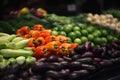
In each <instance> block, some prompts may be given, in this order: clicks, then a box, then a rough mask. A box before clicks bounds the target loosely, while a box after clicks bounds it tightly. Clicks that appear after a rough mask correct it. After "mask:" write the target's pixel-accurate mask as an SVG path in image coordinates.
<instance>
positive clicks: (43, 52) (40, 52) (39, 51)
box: [33, 46, 50, 59]
mask: <svg viewBox="0 0 120 80" xmlns="http://www.w3.org/2000/svg"><path fill="white" fill-rule="evenodd" d="M33 56H34V57H36V58H37V59H39V58H42V57H48V56H50V52H49V51H48V49H47V48H46V46H38V47H37V48H36V51H35V53H34V55H33Z"/></svg>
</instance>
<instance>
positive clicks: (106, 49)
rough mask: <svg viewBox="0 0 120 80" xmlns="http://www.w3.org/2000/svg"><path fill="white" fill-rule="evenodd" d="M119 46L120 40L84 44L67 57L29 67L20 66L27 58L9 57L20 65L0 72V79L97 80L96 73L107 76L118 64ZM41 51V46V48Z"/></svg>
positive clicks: (50, 57) (41, 60)
mask: <svg viewBox="0 0 120 80" xmlns="http://www.w3.org/2000/svg"><path fill="white" fill-rule="evenodd" d="M119 44H120V41H112V42H110V43H108V44H102V45H100V46H99V47H92V46H91V42H86V43H85V44H83V45H80V46H78V47H76V48H75V49H74V50H73V51H72V52H71V53H70V54H69V56H58V55H51V56H49V57H44V58H40V59H39V60H37V61H35V62H32V63H31V64H29V66H22V67H21V65H20V64H22V63H24V61H28V60H29V59H25V57H22V56H20V57H18V58H16V59H14V58H12V59H9V61H10V62H11V63H16V61H17V62H18V64H19V65H16V64H14V65H13V66H11V67H10V68H8V69H7V70H4V71H5V72H2V74H0V76H1V79H3V80H4V79H7V80H10V79H17V80H19V79H22V80H26V79H27V80H30V79H36V80H40V79H42V80H49V79H52V80H59V79H60V80H61V79H62V80H93V79H96V78H94V77H95V76H96V75H95V74H99V73H101V74H102V73H104V75H106V73H105V72H106V71H107V70H109V69H112V68H113V67H115V66H117V65H119V64H120V46H119ZM43 48H44V47H41V49H43ZM111 50H112V51H111ZM41 54H42V53H41ZM0 60H1V61H2V60H3V59H2V56H0ZM14 60H15V61H14ZM34 60H35V59H34V58H30V60H29V61H34ZM29 61H28V62H29ZM2 64H5V63H2ZM4 66H5V65H3V66H1V67H4ZM116 68H117V67H116ZM12 69H14V70H12ZM2 70H3V69H2ZM16 73H17V74H16ZM101 74H100V75H101Z"/></svg>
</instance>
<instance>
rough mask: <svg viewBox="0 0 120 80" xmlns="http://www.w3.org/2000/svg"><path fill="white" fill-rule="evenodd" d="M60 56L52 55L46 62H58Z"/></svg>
mask: <svg viewBox="0 0 120 80" xmlns="http://www.w3.org/2000/svg"><path fill="white" fill-rule="evenodd" d="M58 58H59V57H58V56H57V55H52V56H50V57H48V58H47V60H46V62H58Z"/></svg>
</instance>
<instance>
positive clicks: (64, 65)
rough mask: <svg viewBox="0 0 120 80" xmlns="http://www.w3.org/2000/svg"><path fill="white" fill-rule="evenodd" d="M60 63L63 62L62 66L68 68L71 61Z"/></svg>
mask: <svg viewBox="0 0 120 80" xmlns="http://www.w3.org/2000/svg"><path fill="white" fill-rule="evenodd" d="M60 64H61V66H62V69H67V68H68V66H69V64H70V63H69V62H67V61H63V62H61V63H60Z"/></svg>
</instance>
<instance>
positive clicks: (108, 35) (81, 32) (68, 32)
mask: <svg viewBox="0 0 120 80" xmlns="http://www.w3.org/2000/svg"><path fill="white" fill-rule="evenodd" d="M52 30H53V31H52V33H53V34H54V35H63V36H67V37H68V38H69V40H70V41H71V42H74V43H78V44H80V45H81V44H84V43H85V42H86V41H91V42H92V45H100V44H103V43H107V42H109V41H112V40H118V38H119V35H117V33H116V32H115V31H112V30H110V29H106V28H103V27H101V26H96V25H90V24H83V23H79V24H76V25H72V24H67V25H64V26H58V27H54V28H53V29H52Z"/></svg>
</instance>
